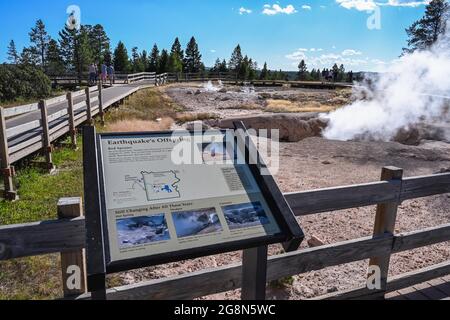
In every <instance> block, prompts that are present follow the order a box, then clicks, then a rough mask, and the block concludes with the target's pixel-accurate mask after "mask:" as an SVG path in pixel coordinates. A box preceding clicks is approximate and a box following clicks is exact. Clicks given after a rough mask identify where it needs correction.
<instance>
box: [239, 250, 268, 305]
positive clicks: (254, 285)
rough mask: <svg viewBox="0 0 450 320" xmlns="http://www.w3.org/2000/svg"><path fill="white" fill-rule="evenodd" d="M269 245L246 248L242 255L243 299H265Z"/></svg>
mask: <svg viewBox="0 0 450 320" xmlns="http://www.w3.org/2000/svg"><path fill="white" fill-rule="evenodd" d="M267 253H268V246H262V247H259V248H252V249H247V250H244V253H243V256H242V293H241V298H242V300H265V299H266V285H267Z"/></svg>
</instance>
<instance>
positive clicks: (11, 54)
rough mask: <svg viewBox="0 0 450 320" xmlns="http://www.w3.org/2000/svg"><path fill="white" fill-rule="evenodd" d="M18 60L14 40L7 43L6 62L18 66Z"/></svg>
mask: <svg viewBox="0 0 450 320" xmlns="http://www.w3.org/2000/svg"><path fill="white" fill-rule="evenodd" d="M19 60H20V56H19V53H18V52H17V47H16V43H15V42H14V40H11V41H10V42H9V46H8V61H9V62H11V63H12V64H18V63H19Z"/></svg>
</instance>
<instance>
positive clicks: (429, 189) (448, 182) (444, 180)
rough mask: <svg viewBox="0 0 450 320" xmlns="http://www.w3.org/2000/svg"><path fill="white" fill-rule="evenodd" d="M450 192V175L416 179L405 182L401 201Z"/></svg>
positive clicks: (444, 174)
mask: <svg viewBox="0 0 450 320" xmlns="http://www.w3.org/2000/svg"><path fill="white" fill-rule="evenodd" d="M449 192H450V173H443V174H436V175H431V176H425V177H415V178H409V179H405V180H404V181H403V189H402V193H401V197H400V198H401V201H405V200H408V199H415V198H421V197H428V196H432V195H436V194H443V193H449Z"/></svg>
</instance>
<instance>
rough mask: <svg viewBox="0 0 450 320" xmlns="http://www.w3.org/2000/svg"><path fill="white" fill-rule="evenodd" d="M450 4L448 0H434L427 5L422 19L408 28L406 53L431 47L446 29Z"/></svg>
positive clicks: (404, 50)
mask: <svg viewBox="0 0 450 320" xmlns="http://www.w3.org/2000/svg"><path fill="white" fill-rule="evenodd" d="M449 10H450V4H449V3H448V2H447V1H446V0H432V1H431V2H430V3H429V4H428V5H427V7H426V11H425V15H424V17H423V18H422V19H420V20H418V21H416V22H414V23H413V24H412V25H411V27H409V28H408V29H406V33H407V34H408V48H404V49H403V52H404V53H411V52H414V51H416V50H425V49H428V48H430V47H431V46H432V45H433V44H434V43H436V41H437V40H438V38H439V36H440V35H441V34H443V33H444V32H445V30H446V25H447V21H448V19H449V17H448V14H449Z"/></svg>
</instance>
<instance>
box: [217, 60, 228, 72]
mask: <svg viewBox="0 0 450 320" xmlns="http://www.w3.org/2000/svg"><path fill="white" fill-rule="evenodd" d="M228 71H229V70H228V66H227V61H226V60H225V59H223V61H222V63H221V64H220V68H219V72H228Z"/></svg>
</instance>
